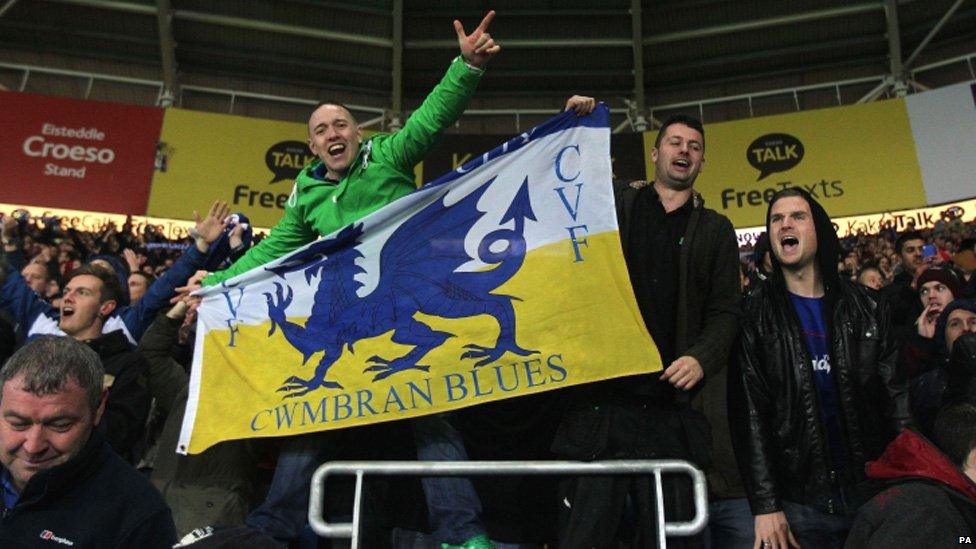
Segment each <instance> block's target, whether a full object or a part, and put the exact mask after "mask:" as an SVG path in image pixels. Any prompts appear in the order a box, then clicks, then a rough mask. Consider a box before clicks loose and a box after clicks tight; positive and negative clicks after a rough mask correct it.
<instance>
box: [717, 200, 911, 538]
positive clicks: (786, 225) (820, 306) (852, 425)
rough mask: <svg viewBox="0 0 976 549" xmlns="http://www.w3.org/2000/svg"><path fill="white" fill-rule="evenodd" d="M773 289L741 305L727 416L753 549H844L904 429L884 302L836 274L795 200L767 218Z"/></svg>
mask: <svg viewBox="0 0 976 549" xmlns="http://www.w3.org/2000/svg"><path fill="white" fill-rule="evenodd" d="M766 229H767V232H768V233H769V236H770V243H771V244H772V251H773V257H772V259H773V273H772V276H771V278H770V280H769V281H768V282H767V283H766V284H764V285H763V286H761V287H760V288H759V289H758V290H757V291H755V292H753V293H752V294H751V295H750V296H749V297H747V298H746V300H745V302H744V306H743V309H744V314H745V318H744V321H743V325H742V336H741V339H740V348H739V353H738V357H739V359H738V362H739V366H740V368H741V374H742V375H741V378H740V379H739V380H738V383H736V384H734V385H732V387H731V388H732V393H731V395H730V399H731V400H732V403H731V405H730V407H729V409H730V412H731V414H732V415H731V423H732V429H733V435H734V436H733V440H734V442H735V446H736V453H737V454H738V456H739V464H740V467H741V470H742V474H743V480H744V481H745V485H746V491H747V493H748V496H749V504H750V506H751V507H752V512H753V514H754V515H755V546H756V547H760V546H761V547H763V548H764V549H785V548H786V547H799V546H800V545H801V544H802V546H803V547H818V548H820V547H842V546H843V544H844V539H845V537H846V535H847V531H848V530H849V529H850V526H851V520H852V517H853V515H854V513H855V512H856V511H857V508H858V506H859V505H860V504H861V503H862V501H860V500H859V495H860V492H859V491H858V488H859V485H860V484H861V483H862V482H863V481H864V480H865V476H864V464H865V463H866V462H867V461H869V460H872V459H877V457H878V456H879V455H881V452H882V450H883V449H884V447H885V445H886V444H887V443H888V442H890V441H891V440H892V439H893V438H894V437H895V435H896V434H897V433H898V432H899V431H900V430H901V429H902V428H903V427H905V426H907V425H908V423H909V422H910V419H911V416H910V413H909V407H908V392H907V388H906V382H905V376H904V374H903V372H901V371H900V370H899V369H898V367H897V366H896V362H895V358H896V354H897V351H896V346H895V344H894V341H893V339H892V337H891V333H890V316H889V311H888V307H887V304H886V302H885V301H884V300H879V299H877V295H876V294H875V293H874V292H873V290H870V289H868V288H864V287H862V286H860V285H857V284H855V283H852V282H851V281H849V280H841V278H840V277H839V276H838V274H837V260H838V258H839V257H840V251H841V248H840V243H839V242H838V239H837V233H836V232H835V231H834V228H833V226H832V224H831V222H830V218H829V217H828V215H827V213H826V212H825V211H824V209H823V208H822V207H821V206H820V204H818V203H817V202H816V201H815V200H814V199H813V197H811V196H810V194H809V193H807V192H805V191H803V190H800V189H796V188H791V189H786V190H782V191H780V192H778V193H776V194H775V195H773V197H772V199H771V201H770V203H769V210H768V213H767V215H766Z"/></svg>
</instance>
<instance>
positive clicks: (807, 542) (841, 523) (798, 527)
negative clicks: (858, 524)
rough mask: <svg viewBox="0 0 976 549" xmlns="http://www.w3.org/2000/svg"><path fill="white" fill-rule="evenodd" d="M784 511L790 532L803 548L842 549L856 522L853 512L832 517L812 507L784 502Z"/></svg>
mask: <svg viewBox="0 0 976 549" xmlns="http://www.w3.org/2000/svg"><path fill="white" fill-rule="evenodd" d="M783 511H784V512H785V513H786V520H787V521H788V522H789V523H790V531H791V532H793V535H794V536H795V537H796V541H798V542H800V545H801V546H802V547H817V548H820V547H823V548H825V549H827V548H837V549H842V548H843V547H844V541H845V540H846V539H847V533H848V532H849V531H850V529H851V524H852V523H853V521H854V520H853V519H854V517H853V512H852V513H851V514H847V515H831V514H827V513H824V512H823V511H821V510H819V509H817V508H816V507H814V506H812V505H802V504H799V503H793V502H791V501H784V502H783ZM852 511H853V510H852Z"/></svg>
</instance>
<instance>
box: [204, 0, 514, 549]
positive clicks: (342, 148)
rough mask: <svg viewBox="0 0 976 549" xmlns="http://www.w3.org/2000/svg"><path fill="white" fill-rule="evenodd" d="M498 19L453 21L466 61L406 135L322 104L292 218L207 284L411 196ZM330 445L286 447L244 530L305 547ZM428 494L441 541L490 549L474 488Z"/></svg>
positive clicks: (455, 445)
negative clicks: (372, 127)
mask: <svg viewBox="0 0 976 549" xmlns="http://www.w3.org/2000/svg"><path fill="white" fill-rule="evenodd" d="M494 16H495V12H494V11H490V12H488V14H487V15H486V16H485V18H484V19H483V20H482V21H481V24H480V25H479V26H478V28H477V29H475V31H474V32H472V33H471V34H470V35H468V34H466V33H465V31H464V27H463V26H462V25H461V23H460V22H458V21H454V29H455V32H456V33H457V37H458V44H459V46H460V49H461V55H460V56H458V57H457V58H456V59H455V60H454V61H453V62H452V63H451V65H450V67H449V68H448V71H447V74H445V75H444V78H443V79H442V80H441V82H440V83H439V84H437V86H436V87H435V88H434V90H433V91H432V92H431V93H430V95H428V96H427V98H426V99H425V100H424V102H423V104H422V105H421V106H420V108H419V109H417V110H416V111H415V112H414V113H413V114H412V115H411V117H410V118H409V119H408V120H407V123H406V124H405V125H404V127H403V129H401V130H400V131H399V132H397V133H395V134H392V135H385V134H381V135H375V136H373V137H371V138H369V139H366V140H364V139H363V135H362V131H361V130H360V128H359V126H358V125H357V123H356V120H355V118H354V117H353V116H352V113H350V112H349V110H348V109H347V108H345V107H344V106H342V105H340V104H338V103H331V102H325V103H322V104H320V105H319V106H318V107H317V108H316V109H315V111H313V112H312V115H311V117H310V118H309V122H308V131H309V139H308V143H309V149H310V150H311V151H312V152H313V153H314V154H315V155H316V156H318V160H316V161H314V162H312V163H311V164H309V165H308V166H306V167H305V168H304V169H303V170H302V171H301V173H299V175H298V177H297V178H296V179H295V186H294V187H293V188H292V192H291V196H290V197H289V199H288V202H287V205H286V207H285V214H284V217H283V218H282V219H281V221H279V222H278V224H277V225H275V227H274V228H273V229H272V230H271V234H270V235H269V236H268V238H266V239H264V240H263V241H261V243H259V244H258V245H257V246H255V247H254V248H252V249H251V250H249V251H248V252H247V253H246V254H245V255H244V256H243V257H241V258H240V259H239V260H238V261H236V262H235V263H234V264H233V265H231V266H230V267H229V268H228V269H226V270H224V271H220V272H216V273H212V274H210V275H208V276H207V277H206V278H205V279H204V280H203V284H204V285H208V286H209V285H215V284H219V283H222V282H223V281H225V280H227V279H229V278H231V277H233V276H235V275H238V274H240V273H243V272H246V271H248V270H251V269H253V268H255V267H258V266H260V265H263V264H265V263H267V262H269V261H272V260H274V259H277V258H279V257H282V256H283V255H285V254H287V253H289V252H291V251H293V250H295V249H297V248H299V247H301V246H303V245H305V244H307V243H309V242H312V241H313V240H315V239H316V238H318V237H320V236H324V235H327V234H330V233H332V232H334V231H335V230H337V229H340V228H342V227H344V226H346V225H348V224H350V223H353V222H355V221H358V220H360V219H362V218H363V217H364V216H366V215H367V214H369V213H372V212H374V211H376V210H378V209H379V208H381V207H383V206H385V205H387V204H389V203H390V202H393V201H394V200H396V199H397V198H400V197H402V196H404V195H406V194H409V193H410V192H412V191H413V190H414V189H415V186H414V182H413V181H414V176H413V168H414V166H415V165H416V164H417V163H419V162H420V161H421V160H422V159H423V157H424V155H426V154H427V152H428V151H429V150H430V148H431V147H433V145H434V144H435V141H436V139H437V138H438V136H439V135H440V133H441V132H442V131H443V130H444V129H445V128H447V127H448V126H450V125H451V124H453V123H454V122H455V121H456V120H457V118H458V117H460V115H461V114H462V113H463V112H464V109H465V107H466V106H467V103H468V100H469V99H470V98H471V96H472V95H473V94H474V91H475V88H476V87H477V85H478V82H479V81H480V79H481V76H482V74H483V73H484V66H485V65H486V64H487V62H488V61H489V60H490V59H491V57H493V56H494V55H495V54H496V53H498V51H499V50H500V49H501V47H500V46H499V45H497V44H495V42H494V40H493V39H492V38H491V36H490V35H489V34H488V33H487V32H486V30H487V28H488V25H489V23H490V22H491V20H492V19H493V18H494ZM412 426H413V430H414V437H415V439H416V443H417V453H418V458H419V459H421V460H464V459H467V455H466V452H465V449H464V443H463V441H462V440H461V436H460V434H459V433H458V432H457V431H456V430H455V429H454V428H453V427H452V426H451V425H450V423H449V422H448V421H447V420H446V419H445V418H444V417H443V416H441V415H435V416H426V417H422V418H418V419H416V420H413V421H412ZM328 437H329V435H328V434H327V433H319V434H312V435H302V436H295V437H290V438H289V439H288V440H287V441H286V442H285V444H284V446H283V448H282V452H281V456H280V457H279V460H278V465H277V467H276V469H275V475H274V479H273V480H272V485H271V488H270V490H269V493H268V496H267V498H266V499H265V502H264V503H263V504H262V505H260V506H259V507H258V508H257V509H255V510H254V511H253V512H252V513H251V514H250V515H249V516H248V518H247V519H246V520H245V524H246V525H247V526H248V527H250V528H251V529H253V530H257V531H259V532H261V533H264V534H266V535H270V536H272V537H275V538H278V539H294V538H296V537H298V535H299V534H300V533H301V530H302V528H303V526H304V524H305V517H306V515H307V512H308V497H309V484H310V482H311V475H312V472H313V471H314V470H315V468H316V467H317V466H318V465H319V464H320V463H321V462H322V461H324V460H325V459H324V458H326V457H327V452H328V451H329V449H330V448H329V446H330V445H329V438H328ZM423 487H424V494H425V496H426V499H427V505H428V509H429V513H430V514H429V517H430V523H431V526H432V528H433V529H434V536H435V537H437V538H438V540H440V541H441V542H445V543H444V546H446V547H454V546H461V547H467V548H478V547H491V546H492V545H491V542H490V541H489V539H488V537H487V536H486V535H485V529H484V526H483V525H482V523H481V520H480V514H481V504H480V501H479V499H478V496H477V494H476V493H475V491H474V488H473V486H472V485H471V483H470V481H468V480H467V479H465V478H458V477H440V478H434V477H431V478H424V479H423Z"/></svg>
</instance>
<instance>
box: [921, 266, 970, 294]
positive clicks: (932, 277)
mask: <svg viewBox="0 0 976 549" xmlns="http://www.w3.org/2000/svg"><path fill="white" fill-rule="evenodd" d="M933 281H935V282H941V283H942V284H945V287H946V288H949V291H950V292H952V297H954V298H958V297H962V283H961V282H960V281H959V277H958V276H956V273H954V272H952V270H951V269H946V268H942V267H929V268H928V269H925V270H924V271H922V274H920V275H918V281H917V282H916V284H915V286H916V287H917V288H918V289H919V291H921V289H922V284H925V283H926V282H933Z"/></svg>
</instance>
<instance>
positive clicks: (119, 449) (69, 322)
mask: <svg viewBox="0 0 976 549" xmlns="http://www.w3.org/2000/svg"><path fill="white" fill-rule="evenodd" d="M68 276H69V278H68V281H67V282H66V283H65V287H64V296H63V297H62V298H61V317H60V320H59V322H58V327H59V328H61V331H63V332H64V333H65V334H67V335H68V336H71V337H72V338H74V339H76V340H78V341H81V342H84V343H86V344H87V345H88V346H89V347H91V348H92V349H93V350H94V351H95V352H96V353H98V356H99V358H101V360H102V367H103V368H104V370H105V388H106V389H107V390H108V402H107V404H106V408H105V421H104V425H103V427H102V428H101V429H102V432H103V434H104V435H105V439H106V440H107V441H108V443H109V445H110V446H111V447H112V449H113V450H115V451H116V453H118V454H119V455H120V456H122V458H123V459H125V460H127V461H128V462H129V463H132V464H135V463H136V462H137V461H138V458H139V455H138V454H139V448H138V445H139V442H140V441H141V439H142V435H143V432H144V430H145V425H146V418H147V417H148V415H149V402H150V399H151V397H150V394H149V387H148V374H149V362H148V361H147V360H146V359H145V357H143V356H142V355H141V354H139V353H138V352H137V351H136V350H135V347H133V346H132V344H130V343H129V340H128V338H126V336H125V333H124V332H123V331H122V330H116V331H114V332H109V333H107V334H103V333H102V329H103V324H104V322H105V319H106V318H108V316H109V315H110V314H111V313H112V311H113V310H115V307H116V305H117V304H118V303H119V300H120V299H121V295H122V288H121V285H120V284H119V280H118V278H117V277H116V276H115V274H114V273H111V272H109V271H108V270H107V269H103V268H101V267H99V266H97V265H84V266H82V267H79V268H78V269H75V270H74V271H73V272H72V273H71V274H70V275H68Z"/></svg>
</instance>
